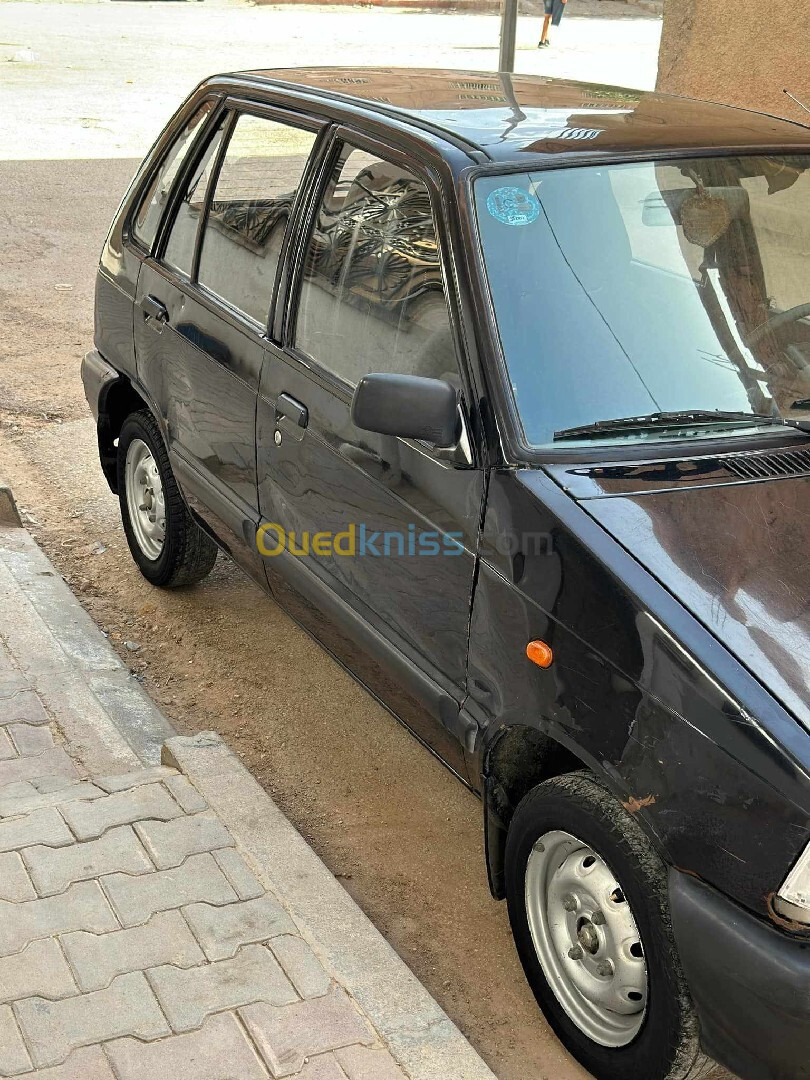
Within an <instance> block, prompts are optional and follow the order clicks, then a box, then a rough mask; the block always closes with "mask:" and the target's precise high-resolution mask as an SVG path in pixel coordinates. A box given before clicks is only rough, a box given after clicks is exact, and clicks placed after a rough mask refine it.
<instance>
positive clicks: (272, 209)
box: [198, 113, 317, 327]
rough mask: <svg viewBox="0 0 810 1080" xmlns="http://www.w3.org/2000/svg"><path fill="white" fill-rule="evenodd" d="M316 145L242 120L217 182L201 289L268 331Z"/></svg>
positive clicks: (286, 128)
mask: <svg viewBox="0 0 810 1080" xmlns="http://www.w3.org/2000/svg"><path fill="white" fill-rule="evenodd" d="M316 139H317V132H315V131H311V130H305V129H304V128H299V127H296V126H293V125H291V124H288V123H285V122H282V121H279V120H274V119H270V118H268V117H265V116H255V115H253V114H252V113H243V114H242V115H240V116H239V118H238V119H237V121H236V125H235V127H234V129H233V132H232V134H231V137H230V139H229V141H228V147H227V149H226V151H225V156H224V158H223V161H222V165H221V167H220V170H219V175H218V176H217V179H216V184H215V187H214V193H213V196H212V198H211V202H210V205H209V208H208V215H207V217H206V221H205V229H204V232H203V236H202V250H201V252H200V263H199V272H198V281H199V284H200V285H202V286H203V287H204V288H205V289H206V290H207V291H208V292H211V293H213V294H214V295H215V296H217V297H219V298H221V299H222V300H224V301H225V302H226V303H228V304H229V305H230V306H231V307H234V308H236V309H237V310H238V311H240V312H242V313H243V314H245V315H247V316H248V317H249V318H250V319H253V320H254V321H255V322H257V323H259V324H260V325H261V326H263V327H264V326H265V325H266V324H267V318H268V312H269V308H270V303H271V300H272V296H273V289H274V285H275V280H276V272H277V270H278V265H279V261H280V258H281V251H282V246H283V243H284V237H285V234H286V231H287V224H288V222H289V218H290V214H291V212H292V207H293V203H294V202H295V198H296V196H297V194H298V189H299V187H300V185H301V179H302V177H303V175H304V171H305V169H306V166H307V162H308V160H309V157H310V154H311V153H312V149H313V147H314V145H315V141H316Z"/></svg>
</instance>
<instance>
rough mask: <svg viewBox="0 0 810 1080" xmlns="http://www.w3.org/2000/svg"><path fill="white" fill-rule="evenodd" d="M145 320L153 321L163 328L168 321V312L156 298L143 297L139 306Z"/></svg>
mask: <svg viewBox="0 0 810 1080" xmlns="http://www.w3.org/2000/svg"><path fill="white" fill-rule="evenodd" d="M139 307H140V309H141V311H142V312H143V314H144V317H145V318H146V319H154V320H155V322H157V323H160V324H161V326H163V325H164V324H165V323H167V322H168V321H169V312H168V310H167V308H166V305H165V304H162V303H161V302H160V300H158V298H157V297H156V296H144V297H143V298H142V299H141V302H140V305H139Z"/></svg>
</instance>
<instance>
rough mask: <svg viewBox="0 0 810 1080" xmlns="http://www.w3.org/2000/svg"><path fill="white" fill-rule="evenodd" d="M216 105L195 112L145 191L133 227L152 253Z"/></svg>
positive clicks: (136, 235) (204, 104)
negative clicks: (198, 138) (177, 185)
mask: <svg viewBox="0 0 810 1080" xmlns="http://www.w3.org/2000/svg"><path fill="white" fill-rule="evenodd" d="M215 104H216V103H215V102H214V101H206V102H204V103H203V104H202V105H201V106H200V108H199V109H198V110H197V111H196V112H195V113H194V115H193V116H192V117H191V119H190V120H189V121H188V123H187V124H186V125H185V127H184V128H183V130H182V131H181V132H180V134H179V135H178V136H177V138H176V139H175V141H174V143H173V144H172V145H171V146H170V147H169V149H168V151H167V152H166V154H165V155H164V157H163V160H162V161H161V163H160V165H159V167H158V169H157V171H156V173H155V175H154V176H153V178H152V181H151V183H150V184H149V185H148V187H147V189H146V191H145V192H144V194H143V196H142V198H141V201H140V204H139V206H138V209H137V210H136V211H135V214H134V215H133V217H132V222H131V228H132V233H133V235H134V236H135V238H136V239H137V240H138V241H140V243H141V244H143V246H144V247H145V248H149V249H150V250H151V247H152V245H153V244H154V242H155V237H156V236H157V230H158V225H159V224H160V219H161V217H162V216H163V211H164V209H165V208H166V203H167V202H168V201H169V196H170V194H171V190H172V186H173V184H174V181H175V177H176V176H177V174H178V172H179V171H180V167H181V165H182V164H183V162H184V161H185V159H186V154H188V152H189V150H190V148H191V144H192V143H193V142H194V138H195V136H196V135H197V134H198V133H199V132H200V131H201V130H202V127H203V125H204V124H205V122H206V120H207V119H208V117H209V116H210V115H211V111H212V109H213V108H214V105H215Z"/></svg>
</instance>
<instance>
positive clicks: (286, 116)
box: [152, 94, 329, 341]
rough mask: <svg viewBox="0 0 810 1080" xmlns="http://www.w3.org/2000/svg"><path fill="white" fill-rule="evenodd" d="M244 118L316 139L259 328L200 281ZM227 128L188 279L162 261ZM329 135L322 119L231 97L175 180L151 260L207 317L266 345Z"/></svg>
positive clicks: (210, 180)
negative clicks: (213, 213)
mask: <svg viewBox="0 0 810 1080" xmlns="http://www.w3.org/2000/svg"><path fill="white" fill-rule="evenodd" d="M244 114H250V115H253V116H258V117H260V118H263V119H267V120H272V121H276V122H278V123H282V124H287V125H288V126H290V127H295V128H299V129H300V130H304V131H311V132H312V133H313V134H314V135H315V141H314V142H313V145H312V149H311V150H310V152H309V156H308V157H307V160H306V163H305V165H304V170H303V172H302V174H301V182H300V184H299V185H298V190H297V191H296V195H295V199H294V200H293V205H292V209H291V211H290V217H289V221H288V224H287V229H286V232H285V236H284V243H283V245H282V249H281V253H280V256H279V262H278V266H277V267H276V273H275V278H274V282H273V288H272V290H271V293H270V297H269V299H268V306H267V317H266V319H265V321H264V323H260V322H258V321H257V320H255V319H254V318H252V317H251V316H250V315H248V314H247V313H246V312H244V311H241V310H240V309H239V308H237V307H235V306H234V305H233V304H232V303H230V302H229V301H228V300H227V298H226V297H222V296H219V295H218V294H217V293H215V292H213V291H212V290H211V289H208V288H206V286H205V285H204V284H203V283H202V282H200V280H199V267H200V258H201V255H202V242H203V237H204V235H205V228H206V225H207V222H208V215H209V211H210V207H211V199H212V197H213V194H214V192H215V190H216V185H217V182H218V180H219V175H220V170H221V168H222V164H223V162H224V160H225V155H226V154H227V152H228V147H229V145H230V140H231V136H232V134H233V131H234V128H235V127H236V125H237V123H238V122H239V118H240V116H242V115H244ZM222 123H224V125H225V126H224V131H223V136H222V141H221V143H220V145H219V147H218V148H217V150H216V153H215V156H214V158H213V162H212V168H211V175H210V176H209V178H208V183H207V185H206V189H205V195H204V198H203V209H202V213H201V214H200V220H199V222H198V223H197V230H196V234H195V237H194V251H193V254H192V260H191V273H190V274H185V273H184V272H183V271H182V270H180V269H178V268H176V267H173V266H170V265H169V264H168V263H167V262H165V261H164V255H165V250H166V245H167V243H168V239H169V235H170V233H171V230H172V227H173V226H174V222H175V218H176V216H177V210H178V208H179V205H180V201H181V199H182V193H183V191H185V188H186V185H187V183H188V180H189V178H190V177H191V175H192V174H193V172H194V169H196V168H197V167H198V165H199V164H200V161H201V160H202V157H203V155H204V154H205V153H206V151H207V150H208V148H209V146H210V145H211V141H212V140H213V139H214V138H216V135H217V132H218V131H219V129H220V125H221V124H222ZM328 132H329V122H328V120H326V119H324V118H318V117H317V116H314V115H312V114H310V113H305V112H297V111H296V110H294V109H290V108H284V107H277V106H275V105H268V104H265V103H264V102H259V101H254V100H252V99H251V98H246V97H242V96H241V95H233V94H229V95H227V96H225V97H223V99H222V101H221V107H220V108H219V109H218V110H216V119H214V118H213V117H212V118H211V122H210V124H209V125H208V126H207V131H206V136H205V138H204V139H201V140H200V141H199V143H196V142H195V148H194V150H195V152H194V155H193V157H192V155H191V154H189V155H188V158H187V161H186V162H185V163H184V166H183V168H182V169H181V170H180V172H179V173H178V176H177V177H176V178H175V184H174V186H173V188H172V195H171V198H170V199H169V201H168V203H167V205H166V210H165V212H164V215H163V217H162V219H161V223H160V227H159V229H158V235H157V238H156V242H155V244H154V245H153V255H152V259H153V261H154V264H155V266H156V267H157V268H158V269H159V270H160V272H161V273H163V274H165V275H166V276H167V277H168V278H169V279H170V280H171V281H172V282H173V283H174V284H175V285H176V286H177V287H178V288H180V289H181V290H182V291H183V292H184V293H185V294H186V295H187V296H189V297H191V298H192V299H194V300H196V301H197V302H199V303H201V304H202V305H203V307H205V308H206V309H207V310H208V311H210V312H212V313H213V314H216V315H220V316H222V317H224V318H226V320H227V321H228V322H229V323H230V324H231V325H233V326H235V327H236V328H237V329H240V330H242V331H247V332H249V333H250V334H251V335H253V336H254V337H260V338H263V339H265V340H268V341H272V340H273V337H272V326H271V316H273V314H274V311H275V308H276V304H277V303H278V299H279V296H280V295H281V293H280V284H281V281H282V271H283V268H284V265H285V262H286V259H287V251H288V249H289V244H290V237H291V235H292V234H293V232H294V230H295V221H296V217H297V214H298V212H299V208H300V206H301V204H302V203H304V202H305V201H306V198H307V196H308V192H309V189H310V186H311V184H312V179H313V175H314V174H317V170H318V168H319V165H320V153H319V150H320V147H321V145H322V142H323V139H324V138H325V137H327V135H328Z"/></svg>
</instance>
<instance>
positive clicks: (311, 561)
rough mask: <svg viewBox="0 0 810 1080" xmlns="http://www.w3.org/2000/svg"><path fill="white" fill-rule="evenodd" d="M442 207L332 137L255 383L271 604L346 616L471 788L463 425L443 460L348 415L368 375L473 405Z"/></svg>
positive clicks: (471, 526)
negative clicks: (437, 390)
mask: <svg viewBox="0 0 810 1080" xmlns="http://www.w3.org/2000/svg"><path fill="white" fill-rule="evenodd" d="M434 199H435V201H436V202H437V201H438V199H437V198H436V197H434V196H432V194H431V190H430V189H429V187H428V184H427V183H426V181H425V179H423V178H422V177H421V176H419V175H417V174H416V172H414V171H413V167H412V166H411V165H409V163H408V162H407V160H406V159H405V158H404V157H403V156H402V155H400V154H399V153H398V152H396V151H395V150H393V149H392V148H390V147H384V146H380V145H379V144H376V143H373V142H369V141H368V140H365V139H362V138H361V137H360V136H359V135H357V134H351V133H348V132H342V133H338V135H337V136H336V141H335V145H334V148H333V151H332V154H331V155H330V156H329V158H328V159H327V164H326V168H325V172H324V183H323V191H322V192H321V195H320V197H319V199H318V200H313V202H314V203H315V205H313V207H312V212H311V215H310V216H311V221H310V225H309V229H308V233H307V240H306V246H305V248H302V252H301V258H299V267H298V275H297V286H298V297H297V304H296V305H295V307H296V310H297V314H296V317H295V319H294V320H293V319H292V318H289V319H288V320H287V327H286V329H285V347H284V348H279V349H274V350H273V351H272V354H268V362H267V364H266V367H265V370H264V373H263V376H262V385H261V396H260V401H259V414H258V428H257V441H258V468H259V476H258V480H259V498H260V509H261V513H262V517H263V519H264V522H265V524H266V526H268V532H266V533H265V542H264V545H263V546H264V550H265V556H266V557H265V564H266V567H267V570H268V575H269V577H270V580H271V584H272V585H273V588H274V590H278V588H279V587H280V583H279V579H286V580H287V581H292V582H294V583H295V585H296V587H297V588H298V589H300V590H301V591H303V592H304V593H305V595H309V596H313V597H317V596H318V594H319V593H320V595H321V596H322V597H324V602H325V603H326V605H327V606H331V608H332V609H334V607H335V603H336V604H337V607H338V610H340V608H341V606H342V607H343V610H344V613H345V616H346V618H345V625H346V626H348V625H349V624H350V623H352V622H353V620H354V619H357V618H359V619H360V620H361V623H362V626H361V638H362V640H363V644H364V645H365V646H366V647H369V645H370V647H371V649H372V652H373V654H374V655H375V656H376V657H377V658H378V659H380V660H381V661H382V663H383V664H384V665H387V666H389V667H390V666H393V668H394V669H395V670H396V674H397V675H398V676H400V678H401V677H402V675H403V674H405V675H406V678H405V679H404V680H403V681H404V682H405V685H406V686H408V688H409V690H410V691H411V693H412V694H413V695H414V697H415V699H416V701H417V702H418V703H419V705H420V706H421V707H419V708H415V709H413V710H411V711H410V712H409V713H408V715H406V716H405V717H404V718H405V719H406V720H407V721H408V723H409V724H410V726H411V727H412V728H413V729H414V730H415V732H416V734H417V735H418V736H419V737H420V738H421V739H422V740H423V741H424V742H426V743H427V744H428V745H429V746H430V747H431V748H432V749H433V750H434V751H436V752H437V753H438V754H439V755H440V756H441V757H442V758H443V759H444V760H445V761H447V762H448V764H450V765H451V767H453V768H454V769H456V771H458V772H459V773H460V774H462V775H463V774H464V772H465V766H464V756H463V750H462V742H463V735H464V731H463V721H462V720H461V718H460V705H461V702H462V700H463V697H464V683H465V676H466V662H467V641H468V624H469V615H470V599H471V593H472V587H473V574H474V569H475V559H476V554H475V553H476V546H477V533H478V526H479V520H480V515H481V502H482V497H483V471H482V469H481V467H480V462H479V461H477V460H476V458H475V456H474V454H475V448H474V447H473V446H472V445H471V443H470V441H469V439H468V438H467V432H468V430H469V428H468V425H467V423H466V420H465V421H464V423H463V431H464V433H465V434H464V436H463V438H462V440H461V443H460V444H459V446H457V447H455V448H454V449H452V450H437V449H436V448H434V447H432V446H429V445H427V444H426V443H421V442H414V441H409V440H404V439H398V438H393V437H390V436H382V435H376V434H372V433H369V432H367V431H361V430H360V429H358V428H357V427H355V425H354V424H353V422H352V419H351V415H350V407H351V399H352V393H353V390H354V389H355V387H356V386H357V383H358V382H359V380H360V379H361V378H362V377H363V376H364V375H366V374H368V373H370V372H394V373H401V374H411V375H421V376H426V377H434V378H441V379H445V380H447V381H450V382H452V383H453V384H454V385H455V386H457V387H458V388H459V390H460V391H462V392H464V393H465V396H466V400H467V401H470V400H471V398H470V396H469V395H468V394H466V390H467V384H466V375H465V366H464V362H463V357H462V354H461V349H460V347H459V340H458V334H457V331H456V325H455V320H454V318H453V313H452V309H451V306H450V304H449V299H450V297H449V295H448V288H447V286H446V276H445V272H444V267H443V258H442V246H441V242H440V229H439V226H438V225H437V218H438V215H436V213H435V212H434ZM294 291H295V289H294ZM291 314H292V313H291ZM460 409H461V411H462V412H463V406H460ZM270 527H272V528H270ZM292 534H294V536H293V535H292ZM282 539H284V541H285V543H284V546H283V550H282V549H281V547H280V543H281V540H282ZM290 541H291V543H290ZM277 548H278V549H279V550H278V551H277V556H269V555H267V552H268V551H273V550H275V549H277ZM296 550H297V551H298V552H299V553H298V554H295V553H294V552H295V551H296ZM315 602H316V603H320V606H321V607H323V606H324V602H321V601H317V600H316V601H315ZM375 642H378V643H381V646H382V647H380V648H377V647H376V645H375ZM350 666H354V665H353V663H351V662H350ZM372 688H375V689H376V687H372ZM383 696H385V695H383ZM396 711H397V712H399V713H400V715H402V712H403V710H402V709H401V708H400V707H399V706H397V707H396Z"/></svg>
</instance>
